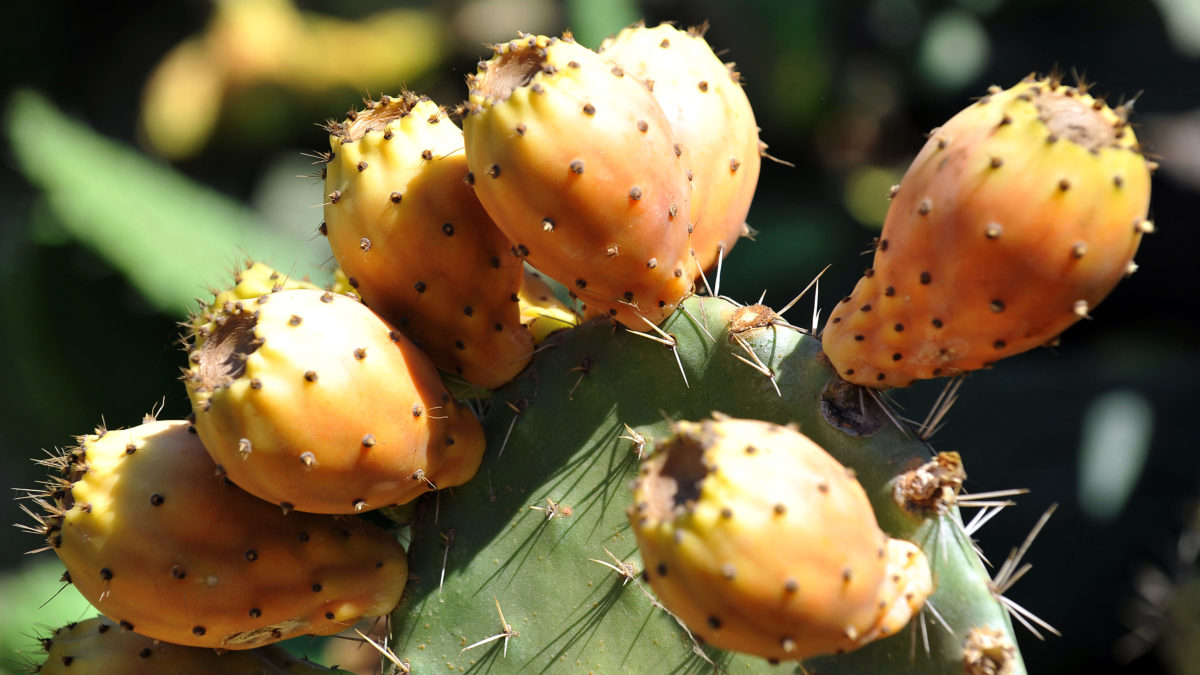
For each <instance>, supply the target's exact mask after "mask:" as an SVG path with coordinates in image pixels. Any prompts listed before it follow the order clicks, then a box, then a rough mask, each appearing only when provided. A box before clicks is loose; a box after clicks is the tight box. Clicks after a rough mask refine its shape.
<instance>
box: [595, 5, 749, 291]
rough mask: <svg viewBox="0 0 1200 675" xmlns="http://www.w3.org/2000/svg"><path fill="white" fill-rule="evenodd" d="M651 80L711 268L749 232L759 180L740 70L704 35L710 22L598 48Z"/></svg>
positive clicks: (700, 261)
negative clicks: (723, 58)
mask: <svg viewBox="0 0 1200 675" xmlns="http://www.w3.org/2000/svg"><path fill="white" fill-rule="evenodd" d="M597 51H599V52H600V54H601V55H602V56H604V58H606V59H608V60H610V61H612V62H613V63H616V64H617V65H619V66H621V67H622V68H624V69H625V72H626V73H627V74H629V75H632V76H633V77H636V78H638V79H639V80H643V81H646V82H647V85H648V86H650V87H651V91H652V92H653V93H654V98H655V99H657V100H658V103H659V105H661V106H662V109H663V112H664V113H666V115H667V120H668V121H669V122H670V123H671V130H672V131H673V132H674V134H675V140H676V141H677V142H678V143H679V144H680V146H682V148H683V157H682V159H683V163H684V166H685V167H686V169H687V171H688V175H689V177H690V178H691V180H692V200H691V202H692V203H691V212H690V214H689V217H688V222H690V223H692V250H693V251H694V252H695V260H694V262H695V264H696V266H698V267H699V269H702V270H705V271H708V270H710V269H712V268H713V267H714V266H716V264H717V261H718V260H719V259H721V258H724V257H725V256H726V255H728V253H729V250H730V249H731V248H733V245H734V244H735V243H736V242H737V240H738V238H740V237H741V236H742V235H743V234H745V233H747V232H748V231H749V228H748V227H747V225H746V214H747V213H749V211H750V202H751V200H752V199H753V198H754V189H755V187H757V185H758V171H759V164H760V162H761V152H762V147H763V146H762V144H761V142H760V141H759V139H758V125H757V124H756V123H755V121H754V111H753V110H752V109H751V108H750V101H749V99H747V98H746V92H745V91H743V90H742V85H741V81H740V76H739V75H738V73H737V71H736V70H734V68H733V64H725V63H722V62H721V59H719V58H717V55H716V54H714V53H713V50H712V48H711V47H710V46H709V44H708V42H707V41H705V39H704V28H690V29H688V30H686V31H684V30H680V29H678V28H676V27H674V26H672V25H671V24H668V23H662V24H659V25H658V26H656V27H654V28H647V27H646V26H645V24H637V25H634V26H630V27H629V28H626V29H624V30H622V31H621V32H620V33H617V34H616V36H614V37H611V38H609V39H607V40H605V41H604V42H603V43H602V44H601V45H600V48H599V49H598V50H597Z"/></svg>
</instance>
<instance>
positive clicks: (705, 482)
mask: <svg viewBox="0 0 1200 675" xmlns="http://www.w3.org/2000/svg"><path fill="white" fill-rule="evenodd" d="M633 500H634V507H633V508H632V509H631V510H630V513H629V517H630V522H631V523H632V525H633V531H634V534H635V535H636V537H637V542H638V548H639V550H640V551H641V554H642V560H643V561H644V562H645V565H646V576H647V577H648V579H649V581H650V585H651V586H652V587H653V589H654V592H655V593H656V594H657V595H658V597H659V598H660V599H661V600H662V603H663V605H665V606H666V608H667V609H668V610H670V611H671V612H672V613H673V614H675V615H676V616H678V617H679V619H680V620H682V621H683V622H684V623H685V624H686V625H687V626H688V628H689V629H691V631H692V632H693V633H695V634H696V635H697V636H698V637H701V638H703V639H704V641H705V642H707V643H709V644H712V645H713V646H716V647H720V648H722V649H730V650H735V651H741V652H747V653H751V654H757V655H759V656H762V657H764V658H767V659H780V660H790V659H803V658H807V657H810V656H815V655H818V654H829V653H834V652H840V651H848V650H851V649H855V648H857V647H860V646H862V645H864V644H866V643H868V642H870V641H872V640H875V639H878V638H881V637H884V636H887V635H891V634H893V633H895V632H896V631H898V630H899V629H900V628H902V627H903V626H904V625H905V624H906V623H907V622H908V619H909V618H910V617H911V616H912V614H913V613H914V612H915V611H917V610H918V609H919V608H920V607H921V606H922V605H923V603H924V601H925V598H926V597H927V596H928V595H929V594H930V593H931V592H932V589H933V583H932V580H931V578H930V572H929V566H928V563H927V561H926V560H925V556H924V555H923V554H922V553H921V551H920V550H919V549H918V548H917V547H916V546H914V545H913V544H912V543H910V542H907V541H903V540H898V539H891V538H889V537H888V536H887V535H886V534H884V533H883V531H882V530H880V529H879V525H878V524H877V523H876V521H875V514H874V512H873V511H872V510H871V504H870V502H869V501H868V499H867V495H866V493H865V492H864V491H863V488H862V486H861V485H859V483H858V481H857V480H855V478H854V476H853V474H852V473H851V472H850V471H848V470H847V469H846V468H845V467H844V466H842V465H841V464H839V463H838V462H837V460H835V459H833V458H832V457H831V456H830V455H829V454H828V453H826V452H825V451H824V450H823V449H822V448H821V447H820V446H818V445H817V444H815V443H813V442H812V441H811V440H809V439H808V437H806V436H804V435H803V434H801V433H799V432H797V431H796V430H795V429H793V428H790V427H782V426H779V425H776V424H770V423H768V422H762V421H758V420H739V419H730V418H727V417H723V416H720V417H717V418H716V419H714V420H709V421H704V422H700V423H694V422H679V423H676V424H675V426H674V429H673V434H672V435H671V437H670V438H668V439H667V440H666V441H664V442H661V443H659V444H657V445H656V447H655V450H654V455H653V456H652V457H651V458H650V459H648V460H646V462H645V463H644V464H643V465H642V468H641V473H640V475H639V478H638V480H637V483H636V485H635V488H634V498H633Z"/></svg>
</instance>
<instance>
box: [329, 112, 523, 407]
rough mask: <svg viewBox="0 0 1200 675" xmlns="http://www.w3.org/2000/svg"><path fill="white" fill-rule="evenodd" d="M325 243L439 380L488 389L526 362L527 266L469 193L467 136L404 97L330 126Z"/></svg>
mask: <svg viewBox="0 0 1200 675" xmlns="http://www.w3.org/2000/svg"><path fill="white" fill-rule="evenodd" d="M331 130H332V133H331V134H330V137H329V145H330V148H331V149H332V153H331V155H330V160H329V163H328V165H327V166H326V176H325V188H326V191H327V192H328V195H329V197H328V202H327V203H326V205H325V225H326V228H325V231H326V234H327V236H328V237H329V245H330V247H331V248H332V249H333V255H334V257H335V258H337V260H338V264H339V265H340V266H341V269H343V270H344V271H345V274H346V275H347V277H348V279H349V280H350V282H351V284H352V285H353V287H354V288H355V290H356V291H357V292H358V294H359V295H360V296H362V299H363V302H364V303H366V304H367V306H369V307H370V308H371V309H372V310H374V311H375V312H376V313H377V314H379V315H380V316H382V317H383V318H385V319H387V320H388V321H389V322H391V323H392V324H393V325H395V326H397V327H399V328H400V329H401V330H402V331H404V333H405V334H406V335H407V336H408V337H409V338H410V339H412V341H413V342H415V343H417V345H418V346H420V347H421V349H422V350H424V351H425V353H426V354H428V355H429V357H430V358H431V359H433V362H434V363H435V364H437V366H438V367H439V368H442V369H443V370H446V371H449V372H453V373H456V374H458V375H460V376H461V377H462V378H463V379H465V380H467V381H468V382H470V383H472V384H475V385H477V386H480V387H484V388H487V389H494V388H496V387H498V386H500V385H502V384H504V383H505V382H508V381H509V380H511V379H512V378H513V377H514V376H516V374H517V373H519V372H520V371H521V369H522V368H524V367H525V364H526V363H528V362H529V358H530V356H531V355H532V353H533V339H532V337H531V336H530V335H529V331H528V330H526V329H525V327H524V326H523V325H522V324H521V318H520V312H519V310H518V307H517V304H516V302H514V298H515V295H516V293H517V290H518V289H519V288H520V286H521V274H522V269H523V267H524V265H523V264H522V262H521V259H520V258H518V257H517V256H516V255H515V254H514V253H513V246H512V243H511V242H510V241H509V240H508V238H507V237H505V236H504V234H503V233H501V232H500V230H499V229H497V227H496V225H495V223H493V222H492V219H491V218H490V217H489V216H488V214H487V212H486V211H484V209H483V206H481V205H480V203H479V200H478V199H476V198H475V193H474V191H473V190H472V187H471V185H470V184H469V183H468V170H467V157H466V154H465V153H464V152H463V135H462V131H460V130H459V128H458V127H457V126H455V125H454V122H453V121H452V120H450V119H449V117H448V116H447V115H446V112H445V111H443V110H441V109H440V108H438V106H437V105H435V104H434V103H433V102H432V101H430V100H428V99H426V98H423V97H419V96H416V95H415V94H412V93H409V92H405V93H404V94H403V95H401V96H400V97H398V98H390V97H385V98H384V99H383V100H381V101H372V102H370V104H369V107H368V108H367V109H366V110H363V111H361V112H357V113H354V114H353V115H352V116H351V117H350V118H349V119H347V120H345V121H344V122H342V123H341V124H336V125H332V127H331Z"/></svg>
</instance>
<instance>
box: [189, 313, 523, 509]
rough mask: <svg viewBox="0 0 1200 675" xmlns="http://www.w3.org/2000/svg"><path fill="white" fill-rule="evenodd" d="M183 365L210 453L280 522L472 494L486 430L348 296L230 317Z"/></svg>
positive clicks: (205, 330) (427, 365)
mask: <svg viewBox="0 0 1200 675" xmlns="http://www.w3.org/2000/svg"><path fill="white" fill-rule="evenodd" d="M514 304H515V303H514ZM189 360H190V368H189V370H188V373H187V375H186V376H185V383H186V384H187V388H188V395H189V396H190V397H191V401H192V407H193V410H194V412H195V420H196V429H197V430H198V432H199V434H200V438H201V439H202V440H203V441H204V445H205V447H206V448H208V451H209V453H211V454H212V456H213V459H214V460H216V462H217V463H218V464H220V465H222V466H223V467H224V469H225V471H226V472H227V473H228V475H229V478H230V479H231V480H233V482H235V483H237V484H238V485H239V486H240V487H242V488H243V489H245V490H247V491H249V492H251V493H253V494H254V495H256V496H258V497H260V498H262V499H265V500H267V501H269V502H272V503H275V504H279V505H281V506H284V507H285V508H295V509H298V510H300V511H311V512H315V513H355V512H359V511H364V510H368V509H375V508H380V507H383V506H388V505H390V504H402V503H404V502H408V501H411V500H412V499H415V498H416V497H417V496H419V495H421V494H424V493H425V492H428V491H429V490H432V489H436V488H437V487H451V486H454V485H460V484H462V483H464V482H466V481H467V480H469V479H470V478H471V477H472V476H473V475H475V471H476V470H477V469H478V468H479V462H480V460H481V459H482V457H483V450H484V440H483V431H482V428H481V427H480V426H479V422H478V421H477V420H476V419H475V417H474V415H473V414H472V413H471V412H470V410H468V409H467V408H465V407H464V406H462V405H461V404H459V403H458V402H457V401H455V400H454V399H452V398H451V396H450V394H449V393H448V392H447V391H446V387H445V386H444V385H443V384H442V381H441V379H440V377H439V376H438V372H437V369H436V368H435V367H434V365H433V363H432V362H431V361H430V360H429V358H428V357H427V356H425V354H424V353H423V352H422V351H421V350H420V349H418V348H417V346H416V345H414V344H413V343H412V342H411V341H409V340H408V338H406V337H404V335H402V334H401V333H400V332H398V331H397V330H396V329H394V328H393V327H392V326H391V325H390V324H388V323H387V322H386V321H384V320H383V319H381V318H380V317H379V316H377V315H376V314H375V313H373V312H372V311H371V310H370V309H368V308H367V307H365V306H364V305H362V304H361V303H359V302H358V301H357V300H355V299H354V298H351V297H347V296H345V295H336V294H334V293H332V292H328V291H324V292H323V291H312V290H292V291H279V292H278V293H271V294H268V295H263V296H260V297H259V298H257V299H255V300H253V301H250V302H248V303H235V304H234V305H233V306H232V307H229V308H227V309H223V310H222V311H220V312H218V313H217V314H216V315H215V316H214V318H213V321H212V322H210V323H209V324H207V325H206V326H204V327H202V329H201V331H200V332H199V337H198V338H197V339H196V341H195V343H194V344H193V345H192V347H191V350H190V353H189Z"/></svg>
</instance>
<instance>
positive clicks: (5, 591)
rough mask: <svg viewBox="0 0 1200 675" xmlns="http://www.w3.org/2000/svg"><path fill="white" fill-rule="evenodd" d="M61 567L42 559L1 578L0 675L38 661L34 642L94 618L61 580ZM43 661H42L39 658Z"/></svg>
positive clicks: (50, 559)
mask: <svg viewBox="0 0 1200 675" xmlns="http://www.w3.org/2000/svg"><path fill="white" fill-rule="evenodd" d="M62 573H63V566H62V563H60V562H59V561H58V558H56V557H54V556H53V555H49V554H46V555H43V556H41V557H40V559H39V560H37V562H33V561H30V562H28V563H26V564H25V565H22V566H21V567H18V568H16V569H14V570H11V571H9V572H8V573H7V574H4V575H3V576H0V598H3V602H4V607H5V609H6V611H4V612H0V673H10V672H11V673H16V672H21V671H22V670H24V668H23V667H22V666H23V665H25V664H28V663H34V662H37V661H38V660H40V659H39V658H35V657H39V656H41V649H40V648H39V646H38V642H37V638H38V637H39V636H43V635H49V634H50V633H51V632H52V631H53V630H54V629H55V628H58V627H59V626H61V625H63V624H66V623H68V622H70V621H79V620H80V619H85V618H88V617H91V616H95V615H96V614H97V612H96V610H94V609H92V606H91V605H90V604H88V601H87V600H85V599H84V598H83V596H82V595H80V594H79V591H78V590H76V589H75V587H74V586H71V585H70V584H64V583H63V582H62V580H61V577H62ZM42 658H44V657H42Z"/></svg>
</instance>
